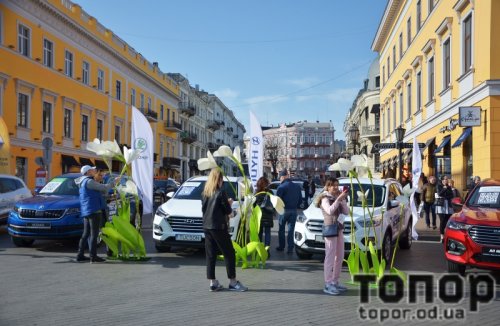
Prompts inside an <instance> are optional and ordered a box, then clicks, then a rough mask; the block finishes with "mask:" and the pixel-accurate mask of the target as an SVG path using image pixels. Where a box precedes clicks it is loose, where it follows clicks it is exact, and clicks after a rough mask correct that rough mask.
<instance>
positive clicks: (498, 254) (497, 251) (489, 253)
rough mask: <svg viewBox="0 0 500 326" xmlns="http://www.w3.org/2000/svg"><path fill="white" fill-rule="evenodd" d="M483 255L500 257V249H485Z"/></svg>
mask: <svg viewBox="0 0 500 326" xmlns="http://www.w3.org/2000/svg"><path fill="white" fill-rule="evenodd" d="M483 255H485V256H490V257H500V248H498V249H497V248H483Z"/></svg>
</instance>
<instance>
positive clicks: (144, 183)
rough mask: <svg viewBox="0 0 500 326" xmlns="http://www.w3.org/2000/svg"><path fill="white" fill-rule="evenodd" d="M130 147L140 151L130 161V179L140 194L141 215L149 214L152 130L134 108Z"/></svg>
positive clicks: (150, 202) (150, 205) (151, 179)
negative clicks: (134, 158) (136, 156)
mask: <svg viewBox="0 0 500 326" xmlns="http://www.w3.org/2000/svg"><path fill="white" fill-rule="evenodd" d="M131 145H132V148H133V149H138V150H140V151H141V153H140V154H139V157H138V158H137V159H136V160H134V161H132V178H133V179H134V181H135V183H136V184H137V188H139V191H140V193H141V194H142V205H143V206H142V207H143V213H144V214H150V213H152V211H153V164H154V163H153V148H154V138H153V130H152V129H151V126H150V125H149V122H148V120H147V119H146V117H145V116H144V115H143V114H142V113H141V112H140V111H139V110H138V109H137V108H136V107H134V106H133V107H132V139H131Z"/></svg>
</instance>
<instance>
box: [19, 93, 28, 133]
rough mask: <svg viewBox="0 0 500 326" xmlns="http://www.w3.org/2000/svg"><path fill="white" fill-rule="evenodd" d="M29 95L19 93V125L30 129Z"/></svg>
mask: <svg viewBox="0 0 500 326" xmlns="http://www.w3.org/2000/svg"><path fill="white" fill-rule="evenodd" d="M28 99H29V98H28V95H26V94H22V93H19V97H18V107H17V125H18V126H20V127H24V128H28Z"/></svg>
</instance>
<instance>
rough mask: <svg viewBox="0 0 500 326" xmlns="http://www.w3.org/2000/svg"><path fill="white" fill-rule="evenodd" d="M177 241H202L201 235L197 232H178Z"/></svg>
mask: <svg viewBox="0 0 500 326" xmlns="http://www.w3.org/2000/svg"><path fill="white" fill-rule="evenodd" d="M175 240H177V241H201V235H196V234H177V235H176V236H175Z"/></svg>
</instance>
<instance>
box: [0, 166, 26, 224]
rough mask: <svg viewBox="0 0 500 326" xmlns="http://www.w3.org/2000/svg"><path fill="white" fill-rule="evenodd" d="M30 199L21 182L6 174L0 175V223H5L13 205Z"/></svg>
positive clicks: (24, 185)
mask: <svg viewBox="0 0 500 326" xmlns="http://www.w3.org/2000/svg"><path fill="white" fill-rule="evenodd" d="M29 197H32V195H31V191H30V190H29V189H28V187H26V184H25V183H24V181H23V180H21V179H19V178H18V177H14V176H12V175H8V174H0V223H5V221H7V217H8V215H9V211H10V210H11V209H13V208H14V204H15V203H17V202H18V201H20V200H21V199H24V198H29Z"/></svg>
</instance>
